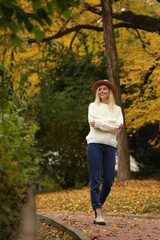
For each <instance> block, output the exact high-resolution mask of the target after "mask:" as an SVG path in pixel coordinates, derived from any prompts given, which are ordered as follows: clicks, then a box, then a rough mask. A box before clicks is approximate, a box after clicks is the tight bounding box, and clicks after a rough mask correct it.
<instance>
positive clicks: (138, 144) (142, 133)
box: [130, 124, 160, 176]
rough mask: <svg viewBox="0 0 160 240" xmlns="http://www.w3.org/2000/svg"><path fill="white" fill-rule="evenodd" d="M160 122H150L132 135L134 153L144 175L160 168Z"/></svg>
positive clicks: (131, 142)
mask: <svg viewBox="0 0 160 240" xmlns="http://www.w3.org/2000/svg"><path fill="white" fill-rule="evenodd" d="M159 141H160V134H159V124H148V125H146V126H144V127H142V128H140V129H139V130H138V131H137V132H136V133H134V135H132V136H130V147H131V149H132V155H133V157H134V158H135V159H136V161H137V163H138V166H139V169H140V174H141V175H142V176H145V175H150V174H153V173H155V172H157V171H159V170H160V161H159V156H160V148H159Z"/></svg>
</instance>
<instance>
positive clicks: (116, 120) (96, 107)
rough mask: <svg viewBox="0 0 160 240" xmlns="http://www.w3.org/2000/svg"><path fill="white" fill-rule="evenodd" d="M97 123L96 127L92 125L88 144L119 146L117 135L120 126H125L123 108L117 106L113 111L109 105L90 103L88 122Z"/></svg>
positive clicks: (87, 138)
mask: <svg viewBox="0 0 160 240" xmlns="http://www.w3.org/2000/svg"><path fill="white" fill-rule="evenodd" d="M93 120H94V121H95V126H94V127H92V126H91V125H90V124H89V126H90V132H89V134H88V135H87V137H86V140H87V144H89V143H103V144H107V145H110V146H113V147H116V146H117V140H116V135H117V133H118V131H119V126H120V125H121V124H123V115H122V111H121V108H120V107H119V106H117V105H116V106H115V107H114V110H113V111H111V110H110V109H109V107H108V104H105V103H98V104H96V103H95V102H92V103H90V105H89V108H88V122H89V123H90V122H91V121H93Z"/></svg>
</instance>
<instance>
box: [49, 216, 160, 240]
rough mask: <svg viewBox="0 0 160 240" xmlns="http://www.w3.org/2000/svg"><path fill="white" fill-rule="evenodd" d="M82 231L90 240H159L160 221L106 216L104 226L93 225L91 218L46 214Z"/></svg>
mask: <svg viewBox="0 0 160 240" xmlns="http://www.w3.org/2000/svg"><path fill="white" fill-rule="evenodd" d="M45 215H48V217H49V216H52V217H53V218H55V219H58V220H61V221H63V222H64V223H67V224H69V225H71V226H73V227H74V228H76V229H79V230H81V231H83V232H84V233H85V234H86V235H88V236H89V237H90V238H91V239H92V240H160V219H147V218H130V217H117V216H107V215H105V214H104V217H105V219H106V222H107V224H106V226H99V225H94V224H93V217H92V216H88V215H80V214H78V215H75V214H70V213H69V214H67V213H55V214H46V213H45Z"/></svg>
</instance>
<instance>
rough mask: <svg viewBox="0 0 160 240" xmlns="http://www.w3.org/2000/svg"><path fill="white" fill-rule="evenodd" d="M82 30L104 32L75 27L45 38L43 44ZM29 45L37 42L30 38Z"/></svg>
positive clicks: (84, 26) (79, 26)
mask: <svg viewBox="0 0 160 240" xmlns="http://www.w3.org/2000/svg"><path fill="white" fill-rule="evenodd" d="M81 29H87V30H94V31H97V32H102V31H103V28H102V27H97V26H93V25H85V24H81V25H77V26H74V27H72V28H68V29H66V30H64V31H62V32H58V33H56V34H55V35H53V36H51V37H46V38H44V39H43V40H42V42H49V41H51V40H53V39H57V38H60V37H63V36H65V35H68V34H70V33H71V32H77V31H80V30H81ZM28 43H36V40H35V39H33V38H30V39H28Z"/></svg>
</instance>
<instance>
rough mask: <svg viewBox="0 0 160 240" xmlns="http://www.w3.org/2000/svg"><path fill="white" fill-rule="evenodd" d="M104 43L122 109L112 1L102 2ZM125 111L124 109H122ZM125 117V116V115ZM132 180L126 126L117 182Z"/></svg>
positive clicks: (108, 68)
mask: <svg viewBox="0 0 160 240" xmlns="http://www.w3.org/2000/svg"><path fill="white" fill-rule="evenodd" d="M101 5H102V18H103V31H104V42H105V49H106V57H107V75H108V79H109V80H110V81H111V82H112V83H114V84H115V85H116V87H117V88H118V91H119V104H120V106H121V107H122V100H121V92H120V80H119V70H118V56H117V49H116V43H115V37H114V30H113V23H112V3H111V0H101ZM122 109H123V107H122ZM123 115H124V114H123ZM129 179H130V157H129V145H128V137H127V133H126V125H125V124H124V129H123V130H122V131H121V132H120V133H119V135H118V174H117V180H118V181H119V182H120V181H125V180H129Z"/></svg>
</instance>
